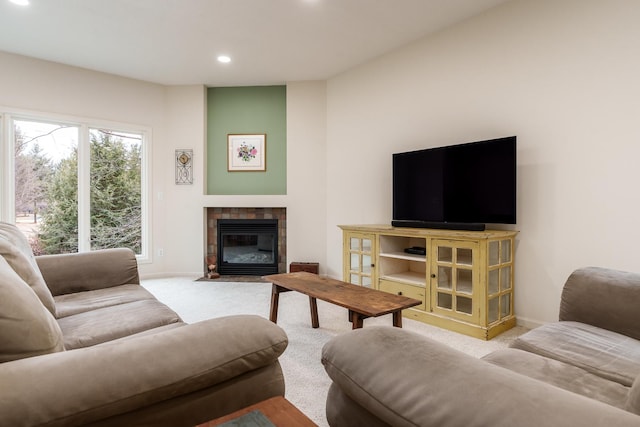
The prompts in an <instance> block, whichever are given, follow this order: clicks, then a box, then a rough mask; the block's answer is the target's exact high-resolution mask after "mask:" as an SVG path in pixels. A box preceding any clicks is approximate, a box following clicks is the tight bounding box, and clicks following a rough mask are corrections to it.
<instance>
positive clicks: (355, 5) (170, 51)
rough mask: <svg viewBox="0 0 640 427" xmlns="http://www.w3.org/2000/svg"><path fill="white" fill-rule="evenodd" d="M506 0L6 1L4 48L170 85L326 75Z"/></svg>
mask: <svg viewBox="0 0 640 427" xmlns="http://www.w3.org/2000/svg"><path fill="white" fill-rule="evenodd" d="M505 1H507V0H30V2H31V4H30V5H29V6H26V7H24V6H17V5H15V4H13V3H11V2H9V0H0V51H5V52H11V53H17V54H21V55H25V56H31V57H35V58H40V59H45V60H49V61H55V62H60V63H63V64H68V65H74V66H78V67H82V68H87V69H91V70H97V71H103V72H106V73H111V74H116V75H120V76H125V77H130V78H134V79H140V80H145V81H149V82H155V83H160V84H166V85H183V84H204V85H207V86H246V85H268V84H283V83H285V82H288V81H303V80H325V79H328V78H330V77H332V76H335V75H337V74H339V73H341V72H343V71H345V70H348V69H349V68H352V67H354V66H356V65H358V64H360V63H363V62H365V61H367V60H370V59H372V58H375V57H377V56H379V55H381V54H384V53H385V52H388V51H390V50H393V49H395V48H397V47H399V46H402V45H405V44H407V43H410V42H412V41H414V40H417V39H419V38H421V37H423V36H425V35H427V34H430V33H433V32H436V31H438V30H441V29H443V28H445V27H447V26H450V25H452V24H454V23H456V22H460V21H462V20H465V19H467V18H469V17H471V16H473V15H476V14H478V13H481V12H482V11H484V10H486V9H489V8H491V7H494V6H496V5H498V4H500V3H504V2H505ZM220 54H226V55H229V56H231V58H232V62H231V63H229V64H221V63H218V62H217V61H216V57H217V56H218V55H220ZM0 72H1V64H0Z"/></svg>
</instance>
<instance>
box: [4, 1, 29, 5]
mask: <svg viewBox="0 0 640 427" xmlns="http://www.w3.org/2000/svg"><path fill="white" fill-rule="evenodd" d="M9 1H10V2H11V3H14V4H17V5H19V6H29V0H9Z"/></svg>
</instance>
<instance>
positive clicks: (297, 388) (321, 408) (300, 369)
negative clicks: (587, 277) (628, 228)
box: [142, 278, 525, 426]
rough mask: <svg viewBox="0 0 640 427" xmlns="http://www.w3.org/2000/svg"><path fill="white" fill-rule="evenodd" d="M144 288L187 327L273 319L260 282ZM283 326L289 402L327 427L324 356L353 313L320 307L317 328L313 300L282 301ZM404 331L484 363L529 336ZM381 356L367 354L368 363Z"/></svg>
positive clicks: (290, 295) (414, 327)
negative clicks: (247, 317) (235, 318)
mask: <svg viewBox="0 0 640 427" xmlns="http://www.w3.org/2000/svg"><path fill="white" fill-rule="evenodd" d="M142 285H143V286H144V287H145V288H147V289H148V290H149V291H150V292H152V293H153V294H154V295H155V296H156V297H157V298H158V299H159V300H160V301H162V302H164V303H165V304H167V305H169V306H170V307H171V308H173V309H174V310H175V311H176V312H177V313H178V314H179V315H180V316H181V317H182V318H183V320H184V321H185V322H188V323H194V322H197V321H199V320H204V319H209V318H213V317H222V316H228V315H233V314H257V315H260V316H263V317H267V318H268V317H269V302H270V296H271V284H269V283H264V282H262V283H259V282H258V283H256V282H221V281H197V278H167V279H153V280H144V281H143V282H142ZM279 306H280V309H279V312H278V325H280V326H281V327H282V328H283V329H284V330H285V332H286V333H287V335H288V337H289V346H288V347H287V350H286V351H285V352H284V354H283V355H282V357H281V358H280V363H281V365H282V370H283V371H284V376H285V383H286V394H285V397H286V398H287V399H288V400H289V401H291V402H292V403H293V404H294V405H296V406H297V407H298V408H299V409H300V410H301V411H302V412H304V413H305V414H306V415H307V416H308V417H309V418H311V419H312V420H313V421H314V422H316V423H317V424H318V425H319V426H327V422H326V418H325V400H326V396H327V391H328V389H329V385H330V381H329V378H328V377H327V375H326V373H325V371H324V369H323V367H322V364H321V363H320V351H321V349H322V346H323V345H324V343H326V342H327V341H328V340H329V339H331V337H333V336H336V335H338V334H343V333H348V332H349V331H350V330H351V323H349V321H348V318H347V317H348V316H347V310H346V309H344V308H342V307H338V306H335V305H332V304H328V303H325V302H323V301H318V313H319V318H320V327H319V328H318V329H313V328H311V320H310V314H309V299H308V298H307V297H306V296H304V295H301V294H298V293H296V292H286V293H283V294H281V295H280V304H279ZM368 325H389V327H391V316H390V315H388V316H382V317H379V318H371V319H366V320H365V321H364V327H365V328H366V327H367V326H368ZM403 327H404V328H405V329H407V330H410V331H414V332H417V333H419V334H422V335H424V336H426V337H430V338H432V339H435V340H437V341H440V342H443V343H446V344H447V345H449V346H451V347H453V348H456V349H458V350H460V351H463V352H465V353H467V354H470V355H472V356H474V357H482V356H483V355H485V354H487V353H490V352H492V351H494V350H496V349H499V348H503V347H506V346H507V345H508V344H509V342H511V341H512V340H513V339H514V338H515V337H516V336H518V335H519V334H521V333H523V332H524V331H525V329H524V328H522V327H516V328H514V329H511V330H509V331H507V332H505V333H503V334H502V335H499V336H498V337H496V338H494V339H492V340H491V341H482V340H479V339H477V338H471V337H467V336H465V335H460V334H457V333H455V332H450V331H447V330H444V329H440V328H436V327H434V326H430V325H426V324H424V323H421V322H417V321H415V320H412V319H406V318H405V319H403ZM373 357H375V354H363V355H362V361H363V363H366V361H367V359H368V358H373Z"/></svg>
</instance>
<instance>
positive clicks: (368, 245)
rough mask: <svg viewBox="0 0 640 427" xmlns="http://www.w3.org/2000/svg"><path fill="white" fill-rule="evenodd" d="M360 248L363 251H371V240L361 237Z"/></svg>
mask: <svg viewBox="0 0 640 427" xmlns="http://www.w3.org/2000/svg"><path fill="white" fill-rule="evenodd" d="M362 250H363V251H365V252H371V240H370V239H362Z"/></svg>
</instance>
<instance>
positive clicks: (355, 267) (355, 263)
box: [349, 254, 360, 271]
mask: <svg viewBox="0 0 640 427" xmlns="http://www.w3.org/2000/svg"><path fill="white" fill-rule="evenodd" d="M349 270H351V271H359V270H360V255H358V254H351V263H350V264H349Z"/></svg>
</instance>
